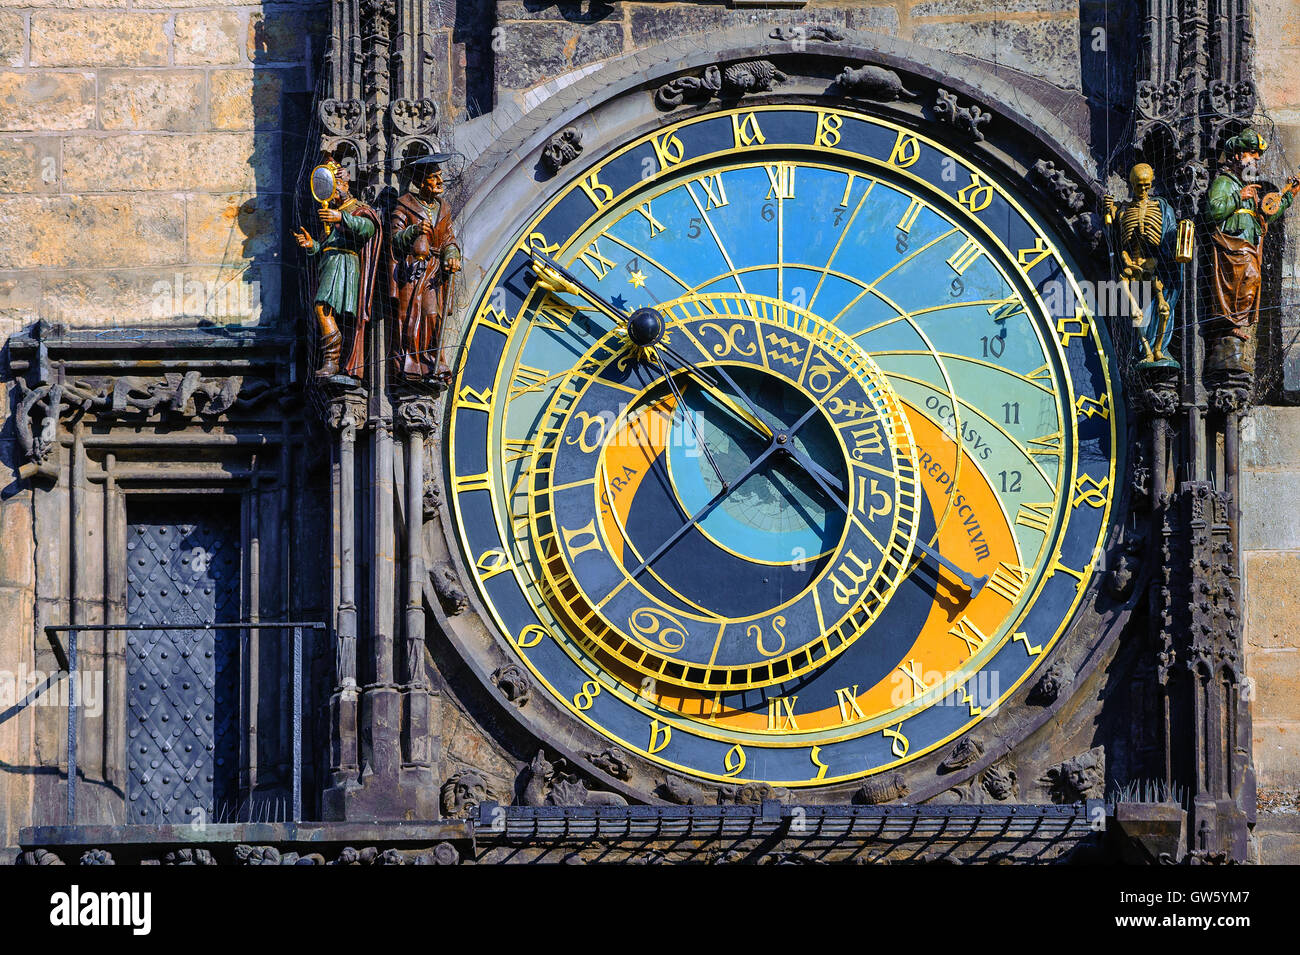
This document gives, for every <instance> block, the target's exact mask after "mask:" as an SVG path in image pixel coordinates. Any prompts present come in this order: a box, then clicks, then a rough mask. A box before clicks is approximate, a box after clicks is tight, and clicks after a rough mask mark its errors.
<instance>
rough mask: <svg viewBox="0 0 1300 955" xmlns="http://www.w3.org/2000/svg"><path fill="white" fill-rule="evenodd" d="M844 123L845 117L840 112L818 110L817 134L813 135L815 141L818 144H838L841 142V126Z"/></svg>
mask: <svg viewBox="0 0 1300 955" xmlns="http://www.w3.org/2000/svg"><path fill="white" fill-rule="evenodd" d="M843 125H844V117H843V116H841V115H840V114H839V113H828V112H825V111H824V110H820V109H819V110H818V111H817V134H816V135H815V136H814V137H813V142H814V143H815V144H816V145H818V146H838V145H839V144H840V128H841V127H842V126H843Z"/></svg>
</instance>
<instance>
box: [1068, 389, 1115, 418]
mask: <svg viewBox="0 0 1300 955" xmlns="http://www.w3.org/2000/svg"><path fill="white" fill-rule="evenodd" d="M1109 401H1110V395H1102V396H1101V400H1100V401H1098V400H1097V399H1096V398H1089V397H1088V396H1087V395H1080V396H1079V400H1078V401H1076V402H1075V403H1074V410H1075V412H1076V413H1077V414H1078V416H1079V417H1081V418H1091V417H1092V416H1093V415H1100V416H1101V418H1102V420H1109V419H1110V407H1109V406H1108V404H1107V403H1108V402H1109Z"/></svg>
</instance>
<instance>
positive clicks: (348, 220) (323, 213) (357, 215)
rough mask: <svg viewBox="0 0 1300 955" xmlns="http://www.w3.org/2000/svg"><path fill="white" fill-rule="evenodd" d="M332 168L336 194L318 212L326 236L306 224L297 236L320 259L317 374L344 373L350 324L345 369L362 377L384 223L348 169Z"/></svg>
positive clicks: (307, 249)
mask: <svg viewBox="0 0 1300 955" xmlns="http://www.w3.org/2000/svg"><path fill="white" fill-rule="evenodd" d="M331 168H332V169H334V175H335V183H336V192H335V196H334V198H333V199H331V200H330V202H329V203H328V204H327V205H326V206H324V207H322V208H321V209H320V211H319V213H318V215H319V216H320V220H321V223H322V224H323V225H324V226H325V228H326V233H325V238H324V239H323V240H321V241H319V242H318V241H317V240H316V239H314V238H313V237H312V235H311V234H310V233H309V232H308V231H307V230H306V229H299V230H298V231H297V232H296V233H295V234H294V238H296V239H297V240H298V244H299V245H300V246H302V248H303V249H305V250H306V252H307V254H308V255H309V256H312V257H314V258H316V257H318V258H319V262H320V265H319V271H318V281H317V285H316V296H315V299H314V301H313V303H312V307H313V310H314V312H315V314H316V320H317V322H318V324H319V326H320V346H321V363H320V367H319V368H318V369H317V371H316V374H317V376H318V377H321V378H329V377H332V376H334V375H337V374H338V373H339V359H340V357H341V355H342V350H343V330H344V329H346V330H347V331H348V333H349V334H350V335H351V336H352V339H351V344H350V346H349V348H348V359H347V362H346V363H345V364H344V366H343V371H344V372H345V373H346V374H348V375H350V376H351V377H353V378H360V377H362V374H363V372H364V368H365V331H366V326H367V325H368V324H369V321H370V307H371V301H372V298H373V296H374V288H375V276H376V274H377V271H378V266H379V250H380V247H381V245H382V237H383V228H382V226H381V225H380V219H379V213H377V212H376V211H375V210H374V209H372V208H370V207H369V206H368V205H366V204H365V203H364V202H361V201H360V200H359V199H356V198H354V197H353V196H352V195H351V193H350V191H349V185H350V179H349V177H348V172H347V170H346V169H344V168H342V167H337V166H334V167H331ZM340 326H342V327H340Z"/></svg>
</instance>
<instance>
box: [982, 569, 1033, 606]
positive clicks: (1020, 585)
mask: <svg viewBox="0 0 1300 955" xmlns="http://www.w3.org/2000/svg"><path fill="white" fill-rule="evenodd" d="M1029 577H1030V572H1029V571H1028V570H1026V569H1025V568H1024V567H1021V566H1019V565H1017V564H1006V563H999V564H998V569H997V570H995V571H994V572H993V574H992V576H990V577H989V584H988V587H989V590H991V591H993V592H994V593H995V594H997V595H998V596H999V597H1001V598H1003V599H1004V600H1006V601H1007V602H1008V603H1015V602H1016V601H1017V600H1019V599H1020V595H1021V594H1022V593H1024V591H1025V584H1026V583H1028V582H1029Z"/></svg>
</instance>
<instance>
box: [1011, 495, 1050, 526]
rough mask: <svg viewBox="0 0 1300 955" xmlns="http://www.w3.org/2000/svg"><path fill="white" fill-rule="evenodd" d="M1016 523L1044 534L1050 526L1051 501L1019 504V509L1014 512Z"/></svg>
mask: <svg viewBox="0 0 1300 955" xmlns="http://www.w3.org/2000/svg"><path fill="white" fill-rule="evenodd" d="M1016 523H1017V524H1019V525H1021V526H1022V527H1029V528H1032V529H1033V530H1036V531H1038V532H1039V533H1042V534H1046V533H1047V529H1048V528H1049V527H1051V526H1052V505H1051V503H1050V502H1049V503H1047V504H1021V505H1020V510H1019V511H1018V512H1017V513H1016Z"/></svg>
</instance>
